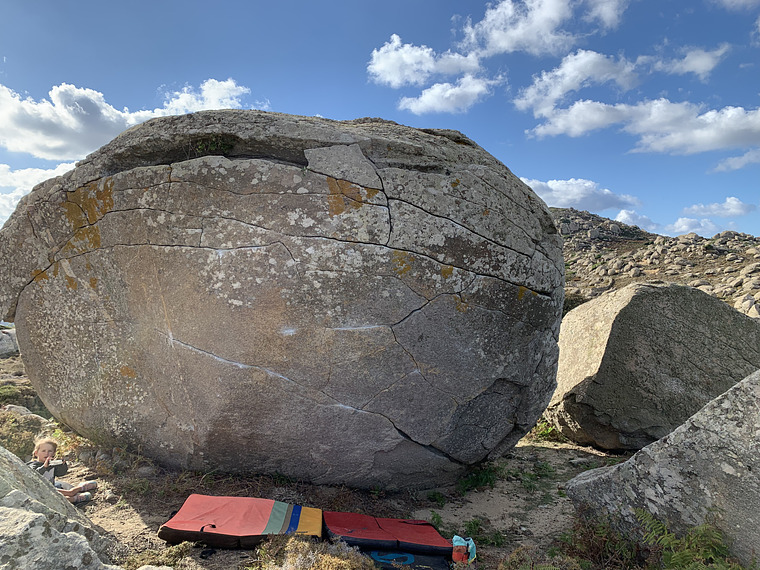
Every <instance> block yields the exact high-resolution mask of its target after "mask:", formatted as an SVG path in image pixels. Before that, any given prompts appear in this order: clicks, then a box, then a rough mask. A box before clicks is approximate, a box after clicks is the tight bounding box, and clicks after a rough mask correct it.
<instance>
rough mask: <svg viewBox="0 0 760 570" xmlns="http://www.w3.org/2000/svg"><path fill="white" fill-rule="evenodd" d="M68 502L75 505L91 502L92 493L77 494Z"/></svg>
mask: <svg viewBox="0 0 760 570" xmlns="http://www.w3.org/2000/svg"><path fill="white" fill-rule="evenodd" d="M69 500H70V501H71V502H72V503H74V504H75V505H76V504H77V503H86V502H87V501H90V500H92V493H77V494H76V495H74V496H73V497H71V499H69Z"/></svg>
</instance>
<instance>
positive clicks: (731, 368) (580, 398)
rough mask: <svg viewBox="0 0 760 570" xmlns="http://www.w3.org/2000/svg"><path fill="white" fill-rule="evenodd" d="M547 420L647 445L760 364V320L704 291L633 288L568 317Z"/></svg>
mask: <svg viewBox="0 0 760 570" xmlns="http://www.w3.org/2000/svg"><path fill="white" fill-rule="evenodd" d="M559 346H560V359H559V367H558V371H557V383H558V386H557V391H556V392H555V393H554V396H553V398H552V400H551V403H550V404H549V407H548V409H547V411H546V416H547V417H548V418H549V419H550V420H551V421H552V423H554V425H555V426H556V427H557V428H558V429H559V430H560V431H561V432H562V433H563V434H565V435H566V436H567V437H569V438H570V439H572V440H573V441H576V442H578V443H581V444H591V445H594V446H596V447H598V448H601V449H641V448H642V447H644V446H646V445H648V444H650V443H652V442H654V441H655V440H658V439H660V438H662V437H664V436H665V435H667V434H669V433H670V432H672V431H673V430H674V429H675V428H677V427H678V426H679V425H681V424H682V423H683V422H685V421H686V420H687V419H688V418H689V417H691V416H692V415H693V414H694V413H696V412H697V411H698V410H699V409H700V408H702V407H703V406H704V405H706V404H707V403H708V402H710V401H711V400H712V399H714V398H716V397H718V396H719V395H721V394H722V393H723V392H725V391H726V390H728V389H729V388H731V387H732V386H733V385H734V384H736V383H737V382H739V381H740V380H742V379H743V378H745V377H746V376H747V375H749V374H750V373H752V372H754V371H755V370H757V369H758V368H760V322H758V321H757V320H755V319H752V318H750V317H748V316H746V315H742V314H741V313H739V312H738V311H736V310H734V309H732V308H731V307H730V306H728V305H727V304H726V303H724V302H723V301H720V300H719V299H716V298H715V297H712V296H710V295H708V294H707V293H705V292H703V291H700V290H698V289H694V288H692V287H687V286H684V285H676V284H672V283H671V284H663V283H660V284H654V283H650V284H641V283H638V284H632V285H628V286H626V287H623V288H622V289H619V290H617V291H613V292H611V293H607V294H604V295H601V296H599V297H597V298H596V299H593V300H591V301H589V302H587V303H584V304H583V305H580V306H579V307H576V308H575V309H573V310H572V311H570V312H569V313H567V315H565V318H564V319H563V321H562V332H561V334H560V337H559Z"/></svg>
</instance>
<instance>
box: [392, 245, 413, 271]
mask: <svg viewBox="0 0 760 570" xmlns="http://www.w3.org/2000/svg"><path fill="white" fill-rule="evenodd" d="M411 269H412V254H410V253H409V252H407V251H394V252H393V270H394V271H395V272H396V274H397V275H406V274H407V273H409V271H411Z"/></svg>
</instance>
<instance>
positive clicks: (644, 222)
mask: <svg viewBox="0 0 760 570" xmlns="http://www.w3.org/2000/svg"><path fill="white" fill-rule="evenodd" d="M615 220H616V221H618V222H621V223H623V224H628V225H629V226H638V227H640V228H641V229H643V230H646V231H648V232H654V233H658V232H659V231H661V229H662V228H661V226H660V224H658V223H656V222H654V221H653V220H652V218H650V217H649V216H645V215H643V214H639V213H637V212H636V210H625V209H624V210H620V212H618V215H617V216H615Z"/></svg>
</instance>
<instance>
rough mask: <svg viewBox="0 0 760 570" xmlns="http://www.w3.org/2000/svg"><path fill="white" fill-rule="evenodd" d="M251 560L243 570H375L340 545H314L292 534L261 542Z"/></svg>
mask: <svg viewBox="0 0 760 570" xmlns="http://www.w3.org/2000/svg"><path fill="white" fill-rule="evenodd" d="M255 558H256V560H255V561H254V562H253V563H252V564H250V565H248V566H245V570H282V569H287V570H377V567H376V566H375V563H374V562H373V561H372V559H371V558H369V557H368V556H365V555H363V554H361V553H360V552H359V551H358V550H357V549H356V548H352V547H350V546H347V545H346V544H345V543H344V542H337V543H330V542H317V541H314V540H309V539H307V538H304V537H299V536H293V535H288V536H284V535H280V536H275V537H273V538H272V539H271V540H267V541H265V542H264V543H262V544H261V546H259V548H258V549H257V550H256V553H255Z"/></svg>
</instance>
